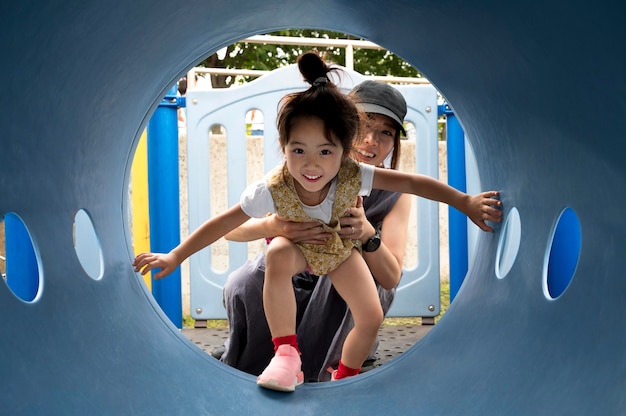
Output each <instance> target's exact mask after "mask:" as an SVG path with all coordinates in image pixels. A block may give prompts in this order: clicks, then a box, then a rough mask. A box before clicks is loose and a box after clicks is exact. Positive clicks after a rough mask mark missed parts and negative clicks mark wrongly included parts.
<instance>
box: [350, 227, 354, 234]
mask: <svg viewBox="0 0 626 416" xmlns="http://www.w3.org/2000/svg"><path fill="white" fill-rule="evenodd" d="M350 228H352V234H354V227H353V226H350Z"/></svg>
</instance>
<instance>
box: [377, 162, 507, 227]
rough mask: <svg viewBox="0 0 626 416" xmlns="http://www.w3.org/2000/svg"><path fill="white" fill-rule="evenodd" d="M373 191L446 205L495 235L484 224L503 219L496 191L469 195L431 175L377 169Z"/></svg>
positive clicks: (500, 203)
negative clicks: (415, 197)
mask: <svg viewBox="0 0 626 416" xmlns="http://www.w3.org/2000/svg"><path fill="white" fill-rule="evenodd" d="M373 188H374V189H385V190H388V191H395V192H402V193H406V194H413V195H417V196H421V197H422V198H426V199H430V200H433V201H438V202H443V203H446V204H448V205H450V206H452V207H454V208H456V209H458V210H459V211H461V212H462V213H464V214H465V215H467V216H468V217H469V219H471V220H472V222H473V223H474V224H476V225H477V226H478V227H479V228H480V229H481V230H483V231H488V232H493V228H491V227H490V226H489V225H487V224H486V223H485V221H493V222H500V221H501V220H502V209H501V207H502V202H500V201H499V200H498V199H496V198H497V197H498V196H499V194H498V192H497V191H487V192H481V193H479V194H476V195H468V194H466V193H464V192H461V191H459V190H457V189H454V188H453V187H451V186H449V185H447V184H445V183H443V182H441V181H439V180H437V179H435V178H432V177H430V176H426V175H420V174H416V173H406V172H401V171H397V170H392V169H381V168H376V170H375V173H374V182H373Z"/></svg>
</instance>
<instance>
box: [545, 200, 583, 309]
mask: <svg viewBox="0 0 626 416" xmlns="http://www.w3.org/2000/svg"><path fill="white" fill-rule="evenodd" d="M581 247H582V232H581V227H580V221H579V219H578V215H576V212H575V211H574V210H573V209H571V208H566V209H564V210H563V211H562V212H561V215H560V216H559V219H558V221H557V223H556V226H555V228H554V231H553V234H552V240H551V242H550V244H549V245H548V251H547V253H546V262H545V267H544V282H543V288H544V294H545V296H546V297H547V298H548V299H557V298H558V297H559V296H561V295H562V294H563V292H564V291H565V290H566V289H567V288H568V286H569V285H570V283H571V281H572V278H573V277H574V273H575V271H576V266H577V265H578V260H579V258H580V250H581Z"/></svg>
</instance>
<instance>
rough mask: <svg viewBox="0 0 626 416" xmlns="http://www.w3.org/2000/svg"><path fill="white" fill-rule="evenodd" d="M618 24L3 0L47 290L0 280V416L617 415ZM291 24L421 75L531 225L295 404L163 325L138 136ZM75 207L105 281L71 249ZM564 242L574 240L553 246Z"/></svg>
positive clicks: (7, 101) (281, 5) (570, 16)
mask: <svg viewBox="0 0 626 416" xmlns="http://www.w3.org/2000/svg"><path fill="white" fill-rule="evenodd" d="M624 16H626V5H625V3H624V2H621V1H598V2H593V3H589V2H582V1H570V2H562V1H556V0H547V1H542V2H502V1H501V2H493V1H473V2H470V1H459V0H452V1H446V2H441V1H427V0H404V1H393V0H390V1H387V2H385V3H384V5H383V3H381V2H380V1H371V0H358V1H356V0H343V1H341V2H339V1H332V0H319V1H288V2H287V1H280V2H276V1H266V2H258V1H251V0H231V1H229V2H222V1H200V0H180V1H176V2H174V1H167V0H151V1H143V0H139V1H112V2H102V1H97V0H80V1H78V0H64V1H59V0H56V1H55V0H52V1H48V2H40V1H34V0H24V1H19V2H17V1H13V2H4V3H3V4H2V6H0V23H1V27H2V32H1V33H0V46H1V50H2V65H0V79H2V81H3V82H4V84H5V88H4V91H5V93H4V96H3V97H4V100H3V101H2V103H1V104H0V106H1V109H2V111H0V214H1V215H6V214H8V213H15V214H16V215H18V216H19V218H20V219H21V220H22V221H23V222H24V225H25V226H26V228H27V230H28V233H29V235H30V237H31V238H32V240H33V246H34V248H35V255H36V257H37V261H38V265H39V267H40V270H39V272H40V279H39V280H40V285H39V289H38V290H39V292H38V295H37V297H36V298H35V300H34V301H32V302H27V301H23V300H21V299H19V298H18V297H17V296H15V295H14V294H13V293H12V292H11V290H10V289H9V287H8V286H7V285H6V284H1V283H0V322H1V325H0V328H1V330H2V336H1V337H0V372H1V377H0V409H1V411H0V412H1V413H3V414H8V415H9V414H10V415H34V414H63V415H68V414H76V415H85V414H103V415H104V414H110V415H120V414H124V415H131V414H137V415H144V414H145V415H208V414H214V415H224V414H251V413H254V414H271V415H275V414H279V413H282V414H298V415H308V414H311V415H313V414H328V413H330V414H335V413H337V414H345V415H349V414H356V415H362V414H419V415H512V414H523V415H538V414H545V415H557V414H581V415H589V414H603V415H617V414H624V413H626V394H625V392H626V327H625V324H624V317H625V316H626V276H625V270H626V255H625V253H626V221H625V220H624V206H625V205H626V195H625V193H624V192H623V191H624V189H626V164H624V154H625V153H626V152H625V150H626V145H625V143H626V141H625V139H626V124H625V123H623V122H622V120H624V119H625V116H626V98H625V97H626V54H624V53H623V52H622V51H621V49H620V46H612V44H613V43H618V42H621V41H622V40H623V39H626V26H625V25H624V24H623V18H624ZM293 27H300V28H320V29H331V30H336V31H342V32H346V33H350V34H353V35H356V36H362V37H365V38H367V39H369V40H371V41H373V42H376V43H378V44H380V45H382V46H384V47H385V48H387V49H390V50H392V51H394V52H395V53H397V54H398V55H400V56H402V57H403V58H404V59H406V60H408V61H409V62H411V63H412V64H413V65H415V66H416V67H417V68H419V69H420V70H421V71H422V72H423V73H424V74H425V75H426V76H427V77H428V78H429V79H430V80H431V81H432V82H433V84H434V85H435V86H436V87H437V88H438V89H439V90H440V91H441V92H442V94H443V95H444V96H445V98H446V100H447V102H448V103H450V105H451V106H452V108H453V110H454V112H455V114H456V115H458V117H459V120H460V121H461V124H462V126H463V129H464V130H465V131H466V133H467V134H468V137H469V138H470V139H471V145H472V147H473V150H474V153H475V155H476V157H477V163H478V167H479V171H480V177H481V182H482V186H483V187H484V189H485V190H486V189H497V190H499V191H501V194H502V200H503V202H504V206H505V215H506V216H507V219H508V216H509V214H510V213H511V212H513V209H515V211H514V212H516V213H519V221H506V222H505V223H503V224H502V225H499V226H498V227H497V230H496V232H495V233H494V234H484V233H483V234H481V235H480V237H479V241H478V245H477V249H476V251H477V257H476V258H475V259H474V261H473V262H472V264H471V267H470V270H469V272H468V276H467V277H466V279H465V281H464V283H463V285H462V286H461V288H460V290H459V292H458V294H457V296H456V298H455V301H454V303H453V304H452V306H451V308H450V309H449V310H448V312H447V313H446V316H444V318H443V319H442V320H441V321H440V323H439V324H437V325H436V326H435V327H434V328H433V329H432V330H431V331H430V332H429V334H428V335H427V336H426V338H424V339H423V340H422V341H421V342H420V343H418V344H417V345H416V346H414V347H412V348H411V349H409V351H407V352H406V353H404V354H403V355H402V356H401V357H400V358H398V359H396V360H394V361H393V362H392V363H390V364H388V365H385V366H383V367H381V368H378V369H376V370H373V371H371V372H368V373H366V374H364V375H361V376H359V377H356V378H354V379H350V380H347V381H341V382H336V383H321V384H319V385H305V386H302V387H301V388H299V389H298V390H297V391H296V392H295V393H293V394H287V395H285V394H279V393H275V392H270V391H265V390H262V389H259V388H258V387H257V386H256V384H255V383H254V378H253V377H251V376H249V375H246V374H244V373H241V372H238V371H236V370H233V369H231V368H227V367H226V366H224V365H222V364H221V363H219V362H217V361H215V360H214V359H212V358H211V357H209V356H208V355H206V354H205V353H204V352H202V351H201V350H200V349H199V348H197V347H196V346H194V345H193V344H192V343H190V342H189V341H188V340H187V339H186V338H185V337H184V336H182V335H181V334H180V332H179V331H178V330H177V329H176V328H175V327H174V326H173V325H171V324H170V323H169V321H168V319H167V317H166V316H165V315H164V314H163V313H162V312H161V310H160V309H159V307H158V306H157V305H156V303H155V301H154V300H153V298H152V296H151V295H150V294H149V293H148V292H147V291H146V289H145V287H144V285H143V283H142V281H141V279H140V278H138V276H136V275H135V274H134V273H133V271H132V269H131V267H130V262H131V259H132V253H131V250H130V243H129V241H130V228H129V225H128V221H127V210H128V201H127V194H128V193H127V189H128V180H129V172H130V161H131V160H132V155H133V152H134V148H135V146H136V144H137V141H138V139H139V136H140V133H141V132H142V131H143V129H144V128H145V127H146V125H147V121H148V120H149V118H150V116H151V114H152V113H153V111H154V110H155V108H156V106H157V105H158V103H159V102H160V100H161V98H162V97H163V96H164V95H165V93H166V92H167V90H168V89H169V88H170V86H171V85H173V83H174V82H175V81H176V80H177V79H178V78H179V77H180V75H181V74H183V73H185V72H186V71H187V70H188V69H190V68H191V67H193V66H194V65H195V64H197V63H198V62H199V61H201V60H202V59H203V58H204V57H206V56H207V55H208V54H210V53H212V52H215V51H216V50H218V49H219V48H221V47H223V46H226V45H228V44H230V43H232V42H234V41H237V40H241V39H243V38H245V37H248V36H250V35H255V34H260V33H267V32H270V31H273V30H276V29H280V28H293ZM80 209H83V210H84V211H85V212H86V213H87V214H88V216H89V218H90V219H91V221H92V222H93V227H94V229H95V231H96V234H97V237H98V241H99V243H100V249H101V255H102V260H103V267H102V271H103V273H102V277H101V278H99V279H97V280H96V279H92V278H90V277H89V275H88V274H87V273H86V272H85V270H84V269H83V268H82V266H81V263H80V261H79V259H78V258H77V255H76V252H75V250H74V245H73V237H72V229H73V219H74V217H75V214H76V212H77V211H78V210H80ZM564 212H567V213H568V214H567V216H568V218H569V217H571V216H573V217H574V220H573V221H572V220H571V219H570V220H566V221H564V222H563V221H562V215H561V214H562V213H564ZM505 224H507V225H505ZM567 224H574V225H575V227H576V228H577V231H575V232H574V237H575V238H573V239H572V238H570V237H567V236H568V235H570V236H571V233H568V232H560V231H559V232H557V228H558V226H559V225H562V226H565V227H566V226H567ZM515 227H517V228H516V229H514V228H515ZM509 228H513V229H509ZM566 228H567V227H566ZM505 246H506V247H505ZM503 247H505V248H506V249H504V248H503ZM511 247H513V248H514V249H510V248H511ZM554 247H558V249H557V250H556V252H555V253H553V248H554ZM563 252H564V253H565V254H564V255H565V257H566V258H567V259H569V260H568V262H566V263H567V264H566V266H567V267H560V268H557V269H558V270H560V271H559V273H564V275H563V276H557V277H556V278H555V277H554V276H552V275H551V273H554V272H553V271H552V269H551V268H549V267H548V265H549V264H550V263H551V262H556V263H555V264H559V261H558V259H556V260H555V259H554V257H555V256H556V257H558V256H560V255H561V254H559V253H563ZM502 255H504V256H509V258H504V259H503V258H501V256H502ZM501 265H506V266H507V267H504V269H506V270H505V272H502V273H498V274H499V275H498V276H496V271H495V270H496V269H497V267H496V266H501ZM553 280H556V281H558V282H559V285H558V290H557V292H556V294H555V292H553V291H550V290H546V287H547V286H548V283H547V282H548V281H553ZM553 295H554V296H553Z"/></svg>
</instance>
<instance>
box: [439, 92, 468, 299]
mask: <svg viewBox="0 0 626 416" xmlns="http://www.w3.org/2000/svg"><path fill="white" fill-rule="evenodd" d="M441 107H443V108H440V114H441V113H443V114H445V115H446V141H447V149H448V184H449V185H450V186H452V187H453V188H456V189H458V190H459V191H462V192H466V191H467V181H466V174H465V170H466V168H465V133H464V132H463V129H462V127H461V124H460V123H459V120H458V119H457V117H456V116H455V115H454V113H453V112H452V110H451V109H450V107H449V106H448V105H447V104H444V105H443V106H441ZM441 110H443V111H441ZM448 235H449V250H450V302H452V301H453V300H454V297H455V296H456V294H457V292H458V291H459V289H460V288H461V284H463V280H464V279H465V275H466V274H467V269H468V242H467V217H466V216H465V214H463V213H462V212H460V211H458V210H457V209H456V208H453V207H448Z"/></svg>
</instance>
